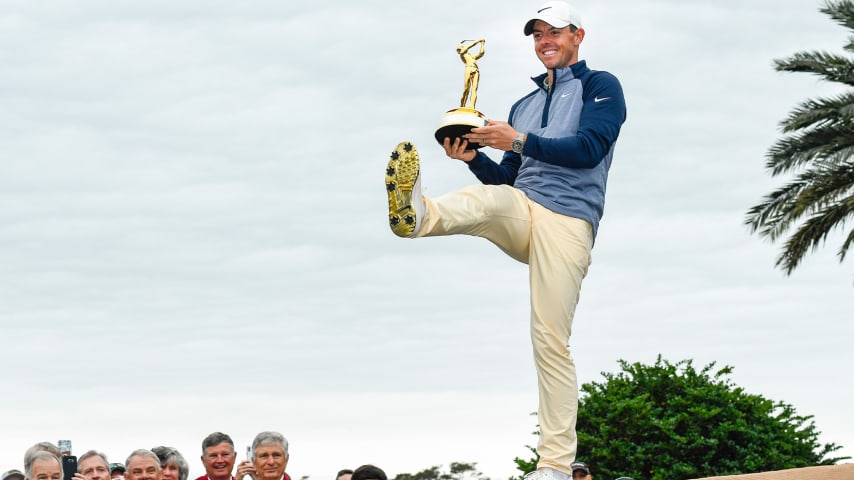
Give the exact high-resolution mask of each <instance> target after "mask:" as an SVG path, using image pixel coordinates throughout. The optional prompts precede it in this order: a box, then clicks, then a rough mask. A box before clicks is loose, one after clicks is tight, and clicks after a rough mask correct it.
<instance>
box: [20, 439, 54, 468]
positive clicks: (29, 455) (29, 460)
mask: <svg viewBox="0 0 854 480" xmlns="http://www.w3.org/2000/svg"><path fill="white" fill-rule="evenodd" d="M38 452H49V453H51V454H53V456H54V457H56V458H57V459H58V458H59V447H57V446H56V445H54V444H52V443H50V442H39V443H37V444H35V445H33V446H32V447H30V448H28V449H27V451H26V452H25V453H24V471H25V472H26V471H28V470H29V469H30V465H32V464H33V456H34V455H35V454H36V453H38ZM59 464H60V466H62V462H59Z"/></svg>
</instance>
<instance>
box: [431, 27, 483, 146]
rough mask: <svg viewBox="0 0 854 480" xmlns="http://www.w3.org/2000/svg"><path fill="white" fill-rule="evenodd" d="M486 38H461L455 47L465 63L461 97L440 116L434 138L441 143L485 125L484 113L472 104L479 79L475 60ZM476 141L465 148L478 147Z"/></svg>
mask: <svg viewBox="0 0 854 480" xmlns="http://www.w3.org/2000/svg"><path fill="white" fill-rule="evenodd" d="M478 45H480V50H479V51H478V52H477V53H476V54H472V53H471V50H472V49H474V48H475V47H476V46H478ZM485 48H486V40H485V39H483V38H481V39H480V40H463V41H462V42H460V45H459V46H458V47H457V53H459V54H460V59H462V61H463V63H465V64H466V72H465V77H464V78H463V82H464V83H463V97H462V99H461V100H460V107H459V108H454V109H452V110H448V111H447V112H446V113H445V115H444V116H443V117H442V123H441V125H440V126H439V128H438V129H437V130H436V140H437V141H438V142H439V143H440V144H441V143H442V142H444V141H445V138H450V139H451V143H453V142H454V139H456V138H459V137H462V136H463V135H465V134H467V133H469V132H470V131H471V129H472V128H475V127H483V126H485V125H486V123H487V120H486V115H484V114H482V113H480V112H478V111H477V110H475V108H474V105H475V103H476V102H477V83H478V81H479V80H480V71H479V70H478V68H477V60H480V59H481V58H482V57H483V54H484V53H485V52H486V49H485ZM480 146H481V145H480V144H478V143H476V142H475V143H469V145H468V147H467V149H469V150H472V149H477V148H480Z"/></svg>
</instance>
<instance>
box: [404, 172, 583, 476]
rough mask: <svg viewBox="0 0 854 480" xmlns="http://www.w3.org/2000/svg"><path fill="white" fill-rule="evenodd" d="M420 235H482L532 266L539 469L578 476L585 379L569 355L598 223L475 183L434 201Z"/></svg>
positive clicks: (502, 188) (504, 188)
mask: <svg viewBox="0 0 854 480" xmlns="http://www.w3.org/2000/svg"><path fill="white" fill-rule="evenodd" d="M424 202H425V204H426V211H425V214H424V217H423V219H422V224H421V227H420V228H419V231H418V232H416V234H415V237H429V236H441V235H456V234H464V235H473V236H477V237H483V238H485V239H487V240H489V241H491V242H492V243H494V244H495V245H497V246H498V247H499V248H500V249H501V250H503V251H504V252H505V253H507V254H508V255H510V256H511V257H512V258H514V259H516V260H518V261H520V262H523V263H526V264H528V266H529V282H530V289H531V343H532V344H533V348H534V364H535V366H536V369H537V384H538V387H539V407H538V411H537V414H538V416H539V424H540V438H539V444H538V445H537V453H538V454H539V456H540V460H539V463H538V465H537V468H543V467H551V468H554V469H555V470H558V471H561V472H564V473H566V474H568V475H570V476H571V475H572V469H571V468H570V463H572V462H573V461H574V460H575V453H576V445H577V437H576V434H575V424H576V416H577V413H578V385H577V382H576V376H575V364H574V362H573V360H572V356H571V355H570V353H569V345H568V342H569V336H570V333H571V330H572V317H573V314H574V313H575V306H576V304H577V303H578V295H579V290H580V289H581V281H582V279H584V276H585V275H586V274H587V268H588V266H589V265H590V261H591V259H590V251H591V249H592V248H593V228H592V227H591V225H590V224H589V223H588V222H587V221H585V220H581V219H578V218H573V217H568V216H566V215H561V214H558V213H555V212H552V211H550V210H548V209H546V208H545V207H543V206H541V205H540V204H538V203H536V202H534V201H531V200H530V199H528V197H527V196H526V195H525V194H524V193H523V192H522V191H521V190H518V189H516V188H513V187H511V186H509V185H472V186H469V187H466V188H463V189H462V190H460V191H458V192H454V193H449V194H447V195H443V196H441V197H438V198H435V199H429V198H426V197H425V198H424Z"/></svg>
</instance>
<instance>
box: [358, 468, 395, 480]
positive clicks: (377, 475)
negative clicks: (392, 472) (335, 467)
mask: <svg viewBox="0 0 854 480" xmlns="http://www.w3.org/2000/svg"><path fill="white" fill-rule="evenodd" d="M350 480H388V477H386V474H385V472H384V471H383V470H382V469H381V468H380V467H376V466H374V465H362V466H361V467H359V468H357V469H356V470H355V471H354V472H353V478H351V479H350Z"/></svg>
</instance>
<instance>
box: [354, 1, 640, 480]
mask: <svg viewBox="0 0 854 480" xmlns="http://www.w3.org/2000/svg"><path fill="white" fill-rule="evenodd" d="M523 32H524V33H525V35H533V40H534V52H535V53H536V55H537V58H538V59H539V60H540V61H541V62H542V64H543V66H545V67H546V73H544V74H542V75H540V76H538V77H535V78H534V79H533V80H534V82H535V83H536V87H537V88H536V90H534V91H533V92H531V93H530V94H528V95H526V96H524V97H523V98H522V99H520V100H519V101H517V102H516V103H515V104H514V105H513V106H512V108H511V109H510V117H509V121H508V122H497V121H490V122H489V123H488V124H487V125H486V126H485V127H481V128H475V129H473V130H472V132H471V133H469V134H467V135H465V138H463V139H454V140H453V141H452V140H451V139H447V138H446V139H444V143H443V147H444V149H445V153H446V154H447V155H448V156H449V157H451V158H453V159H458V160H462V161H463V162H465V163H466V164H467V165H468V168H469V170H471V171H472V172H473V173H474V174H475V176H476V177H477V178H478V179H479V180H480V181H481V182H482V183H483V185H473V186H469V187H466V188H464V189H462V190H460V191H458V192H455V193H451V194H447V195H444V196H441V197H439V198H435V199H430V198H426V197H423V196H422V194H421V175H420V165H419V160H418V153H417V152H416V151H415V148H414V147H413V146H412V144H410V143H408V142H404V143H401V144H400V145H398V147H397V149H396V150H395V151H394V152H393V153H392V157H391V160H390V161H389V163H388V166H387V168H386V190H387V194H388V201H389V224H390V226H391V228H392V231H394V233H395V234H396V235H398V236H402V237H410V238H415V237H427V236H440V235H454V234H465V235H474V236H479V237H483V238H486V239H487V240H489V241H491V242H493V243H494V244H496V245H497V246H498V247H499V248H500V249H501V250H503V251H504V252H505V253H507V254H508V255H510V256H511V257H512V258H514V259H516V260H519V261H521V262H523V263H527V264H528V265H529V270H530V271H529V282H530V285H529V286H530V295H531V297H530V299H531V340H532V344H533V350H534V364H535V366H536V370H537V380H538V382H537V383H538V389H539V407H538V415H539V418H538V420H539V424H540V437H539V443H538V445H537V453H538V454H539V457H540V459H539V462H538V464H537V471H536V472H531V475H532V476H533V478H534V479H536V480H544V479H556V480H568V479H569V477H570V475H571V473H572V470H571V468H570V464H571V463H572V462H573V460H575V454H576V447H577V438H576V434H575V425H576V417H577V410H578V387H577V384H576V375H575V365H574V363H573V360H572V357H571V355H570V351H569V346H568V342H569V336H570V331H571V326H572V318H573V315H574V313H575V306H576V304H577V302H578V296H579V291H580V288H581V281H582V279H583V278H584V276H585V275H586V274H587V268H588V266H589V264H590V251H591V249H592V248H593V242H594V239H595V237H596V233H597V230H598V226H599V220H600V219H601V217H602V213H603V211H604V202H605V185H606V182H607V178H608V170H609V168H610V166H611V160H612V157H613V153H614V144H615V142H616V140H617V136H618V135H619V132H620V127H621V125H622V124H623V122H624V121H625V117H626V107H625V100H624V98H623V92H622V88H621V87H620V83H619V82H618V81H617V79H616V77H614V76H613V75H611V74H609V73H607V72H602V71H594V70H590V69H589V68H588V67H587V64H586V62H584V61H579V60H578V49H579V46H580V44H581V41H582V40H583V39H584V34H585V32H584V29H583V28H581V19H580V16H579V15H578V12H576V10H574V9H573V8H572V7H570V6H569V5H568V4H566V3H564V2H560V1H551V2H547V3H546V4H545V5H543V6H542V8H540V9H539V10H537V12H536V14H535V15H534V16H533V17H532V18H530V20H528V21H527V22H526V23H525V25H524V28H523ZM469 143H472V144H479V145H489V146H491V147H493V148H496V149H499V150H503V151H504V154H503V158H502V160H501V163H500V164H498V163H495V162H494V161H492V160H491V159H490V158H489V157H488V156H487V155H486V154H484V153H483V152H478V151H476V150H474V149H469V148H468V147H469ZM354 477H355V475H354Z"/></svg>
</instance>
